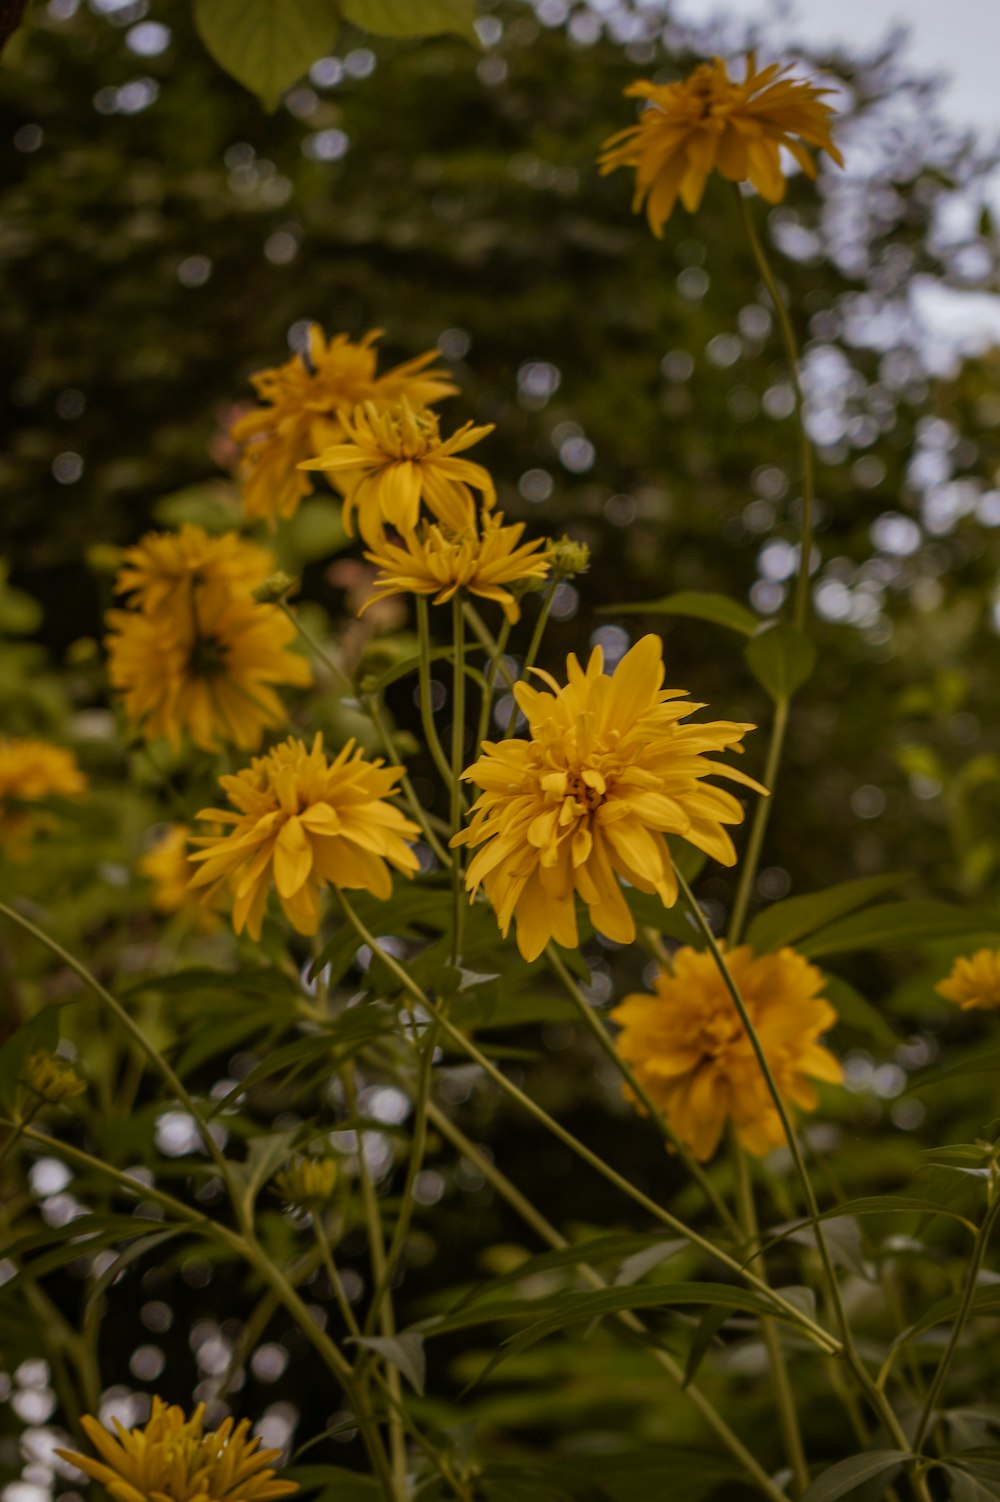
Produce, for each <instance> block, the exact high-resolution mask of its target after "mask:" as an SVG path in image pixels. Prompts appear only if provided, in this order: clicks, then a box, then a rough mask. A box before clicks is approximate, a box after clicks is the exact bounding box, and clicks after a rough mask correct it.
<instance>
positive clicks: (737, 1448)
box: [430, 1102, 787, 1502]
mask: <svg viewBox="0 0 1000 1502" xmlns="http://www.w3.org/2000/svg"><path fill="white" fill-rule="evenodd" d="M430 1117H431V1120H432V1121H433V1123H434V1125H435V1127H436V1128H437V1129H438V1131H440V1133H441V1135H442V1136H443V1137H445V1138H447V1140H448V1141H449V1142H450V1143H451V1144H452V1146H453V1147H454V1148H455V1150H456V1151H457V1152H459V1153H460V1154H461V1155H462V1157H463V1158H466V1159H468V1161H469V1162H470V1163H471V1164H472V1166H473V1167H474V1168H476V1169H477V1170H478V1171H479V1172H480V1173H481V1174H482V1175H483V1178H484V1179H486V1180H487V1182H488V1183H490V1184H492V1185H493V1187H494V1189H496V1191H497V1193H498V1194H499V1195H500V1196H501V1197H502V1198H503V1199H505V1200H506V1201H507V1203H508V1205H510V1207H511V1209H512V1210H513V1211H514V1212H515V1213H516V1214H517V1215H519V1216H520V1217H521V1219H522V1220H523V1221H524V1223H525V1225H528V1226H530V1227H531V1229H532V1230H533V1231H534V1232H535V1234H536V1235H537V1236H538V1237H539V1239H540V1240H541V1241H543V1242H545V1243H546V1244H547V1245H548V1246H550V1247H552V1248H553V1250H555V1251H564V1250H565V1249H566V1248H567V1247H568V1246H569V1245H570V1243H569V1242H568V1241H567V1240H566V1238H565V1236H563V1235H562V1234H561V1233H560V1232H559V1231H557V1230H556V1228H555V1226H554V1225H552V1223H551V1222H550V1221H548V1220H546V1218H545V1216H544V1215H542V1213H541V1211H539V1210H537V1209H536V1208H535V1206H534V1205H533V1204H532V1203H531V1201H530V1200H529V1199H527V1198H526V1197H525V1196H524V1195H523V1194H522V1193H521V1191H520V1189H518V1188H517V1186H516V1185H515V1184H513V1183H511V1181H510V1179H508V1177H507V1175H506V1174H505V1173H503V1172H502V1171H501V1170H500V1169H499V1168H497V1166H496V1164H495V1163H494V1162H493V1161H492V1159H490V1158H488V1157H487V1156H486V1154H485V1153H481V1152H480V1151H479V1149H478V1148H477V1147H476V1145H475V1143H474V1142H471V1141H470V1140H469V1138H468V1137H466V1135H465V1133H464V1132H463V1131H461V1129H460V1128H459V1127H457V1126H456V1125H455V1124H454V1122H453V1121H451V1120H450V1119H449V1117H447V1116H446V1115H445V1113H444V1112H443V1111H442V1110H440V1109H439V1108H438V1107H437V1106H436V1105H434V1104H433V1102H432V1103H431V1106H430ZM577 1265H578V1267H579V1270H580V1273H581V1275H582V1276H583V1277H584V1278H585V1279H586V1281H587V1282H588V1283H589V1284H590V1286H591V1288H594V1289H600V1288H607V1286H608V1284H607V1280H606V1279H604V1278H602V1277H601V1275H600V1273H598V1272H597V1271H596V1270H595V1269H594V1268H592V1267H591V1266H589V1264H588V1263H586V1262H584V1261H583V1260H582V1259H581V1261H580V1262H579V1263H578V1264H577ZM616 1319H617V1321H618V1323H619V1324H621V1325H623V1326H624V1327H625V1328H626V1329H628V1330H629V1331H631V1332H632V1333H633V1334H635V1335H639V1336H641V1337H642V1338H643V1339H644V1340H645V1341H647V1342H653V1343H651V1344H648V1345H647V1349H648V1351H649V1353H650V1355H651V1356H652V1358H653V1359H654V1361H656V1362H657V1364H658V1365H659V1366H660V1368H661V1369H662V1370H663V1371H664V1372H666V1374H667V1375H668V1376H669V1377H670V1379H671V1381H672V1382H673V1383H674V1385H675V1386H676V1387H677V1388H679V1389H680V1390H681V1391H682V1392H683V1393H684V1396H685V1397H686V1398H688V1399H689V1400H690V1402H691V1403H692V1404H693V1405H694V1407H695V1408H697V1410H698V1412H699V1413H700V1414H701V1416H702V1418H703V1419H704V1420H705V1422H706V1423H707V1424H708V1425H709V1427H710V1428H711V1429H712V1431H713V1432H714V1433H715V1434H716V1435H717V1436H718V1438H719V1439H720V1440H721V1441H722V1443H723V1444H724V1445H725V1447H726V1449H727V1450H728V1451H729V1453H730V1455H732V1457H733V1459H734V1460H736V1461H737V1462H738V1464H739V1465H741V1466H742V1467H743V1468H744V1470H745V1471H746V1472H747V1474H748V1476H750V1477H751V1478H752V1480H753V1481H754V1482H755V1483H756V1485H757V1486H758V1487H759V1488H760V1490H761V1491H762V1492H763V1494H764V1495H765V1496H766V1497H768V1498H770V1502H787V1498H786V1497H785V1494H784V1492H782V1491H781V1490H780V1488H779V1487H777V1486H776V1485H775V1484H774V1482H773V1481H772V1480H771V1478H770V1476H769V1475H768V1474H767V1472H766V1471H765V1470H764V1468H763V1466H761V1464H760V1463H759V1461H758V1460H756V1458H755V1457H754V1456H753V1455H752V1454H751V1453H750V1451H749V1450H748V1449H747V1448H746V1446H745V1445H744V1444H743V1442H742V1440H740V1438H739V1436H738V1435H736V1434H735V1433H734V1432H733V1430H732V1429H730V1427H729V1425H728V1424H727V1423H726V1421H725V1419H724V1418H723V1417H722V1415H721V1414H720V1413H719V1412H718V1411H717V1409H716V1408H715V1406H714V1404H713V1403H712V1402H711V1400H710V1399H709V1398H707V1397H706V1396H705V1394H704V1393H703V1392H702V1391H701V1389H700V1388H699V1387H698V1385H697V1384H696V1383H694V1382H690V1383H688V1384H687V1385H686V1386H685V1383H684V1371H683V1368H682V1367H681V1366H680V1365H679V1364H678V1363H677V1362H676V1361H675V1360H674V1359H673V1357H672V1356H671V1355H670V1353H669V1352H668V1351H666V1350H664V1349H663V1347H662V1346H660V1345H657V1344H655V1336H653V1335H652V1333H651V1332H650V1331H649V1330H648V1329H647V1327H646V1326H645V1325H644V1324H643V1323H642V1321H641V1320H640V1319H639V1317H638V1316H637V1315H636V1314H633V1313H632V1311H631V1310H627V1309H624V1310H619V1311H618V1313H617V1315H616Z"/></svg>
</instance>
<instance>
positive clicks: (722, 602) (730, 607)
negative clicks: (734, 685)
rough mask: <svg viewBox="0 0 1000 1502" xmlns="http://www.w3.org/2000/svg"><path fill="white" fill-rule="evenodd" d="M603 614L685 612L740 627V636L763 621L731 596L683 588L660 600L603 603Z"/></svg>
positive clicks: (725, 624)
mask: <svg viewBox="0 0 1000 1502" xmlns="http://www.w3.org/2000/svg"><path fill="white" fill-rule="evenodd" d="M600 613H601V614H602V615H684V616H689V617H690V618H691V619H692V620H696V621H710V622H711V623H712V625H713V626H725V627H727V628H728V629H729V630H730V631H738V632H739V634H740V635H741V636H753V634H754V632H755V631H756V630H757V629H758V627H759V626H760V621H759V620H758V618H757V616H755V615H754V613H753V611H752V610H748V609H747V607H746V606H745V605H741V604H740V603H739V601H738V600H731V599H730V598H729V596H728V595H713V594H708V593H704V592H702V591H701V590H697V589H682V590H679V591H678V592H677V594H672V595H664V596H663V598H662V599H661V600H641V601H640V602H639V603H638V604H635V603H634V602H631V601H625V602H623V603H622V604H620V605H604V606H602V607H601V612H600Z"/></svg>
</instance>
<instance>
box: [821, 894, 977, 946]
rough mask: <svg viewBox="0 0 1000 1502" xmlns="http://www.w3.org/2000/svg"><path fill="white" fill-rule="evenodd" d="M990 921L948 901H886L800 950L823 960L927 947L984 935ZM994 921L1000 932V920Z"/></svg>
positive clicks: (831, 928)
mask: <svg viewBox="0 0 1000 1502" xmlns="http://www.w3.org/2000/svg"><path fill="white" fill-rule="evenodd" d="M990 921H991V920H990V919H989V918H987V917H984V915H983V914H982V913H974V912H968V911H966V910H965V909H964V908H960V907H951V906H949V904H948V903H946V902H931V901H916V902H885V903H882V904H881V905H880V906H878V907H874V908H869V909H867V910H866V911H865V912H863V913H855V914H853V916H851V917H849V918H844V919H842V920H841V921H840V922H839V923H831V924H830V925H829V926H828V927H826V928H821V929H819V930H818V931H817V932H815V933H813V934H810V935H809V936H808V937H807V938H806V939H805V941H804V942H803V943H801V944H799V946H798V948H799V950H800V952H801V953H802V954H804V955H805V956H806V958H807V959H819V958H820V957H821V956H823V955H827V954H849V953H850V952H851V950H854V949H882V948H888V947H889V946H890V945H895V944H914V945H915V944H926V943H929V942H930V941H931V940H932V939H941V938H950V937H951V936H952V935H961V934H981V933H983V931H984V930H985V929H987V928H988V927H989V925H990ZM992 922H993V924H994V926H995V927H996V929H997V932H998V933H1000V925H997V924H996V919H995V918H994V919H993V920H992Z"/></svg>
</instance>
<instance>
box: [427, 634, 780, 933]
mask: <svg viewBox="0 0 1000 1502" xmlns="http://www.w3.org/2000/svg"><path fill="white" fill-rule="evenodd" d="M661 653H662V648H661V643H660V638H659V637H658V636H644V637H643V638H642V640H641V641H639V642H637V643H636V645H635V646H634V647H633V648H632V649H631V651H630V652H628V653H627V654H626V655H625V656H624V657H623V658H622V660H621V662H620V663H619V664H618V667H617V668H616V670H615V672H614V674H613V675H612V676H610V677H609V676H607V675H605V674H604V672H603V667H604V657H603V653H602V652H601V649H600V647H595V648H594V651H593V652H592V654H591V657H590V661H589V663H588V664H587V667H586V670H584V669H583V668H581V666H580V664H579V662H578V661H577V660H576V658H575V657H572V656H571V657H570V658H569V659H568V662H567V669H568V675H569V683H568V684H567V685H566V686H565V687H564V688H560V687H559V685H558V684H557V683H556V682H555V680H554V679H552V678H550V677H549V675H548V674H547V673H539V674H538V676H539V677H541V678H542V679H543V680H544V681H545V682H546V683H547V684H549V685H550V687H551V692H543V691H542V690H540V689H534V688H529V687H528V686H527V685H526V684H523V683H519V684H518V685H517V686H516V688H515V690H514V694H515V697H516V699H517V702H518V704H519V705H520V707H521V709H522V710H523V712H524V714H525V716H526V718H527V721H528V733H529V739H528V740H509V741H501V742H489V741H487V742H484V745H483V751H484V755H483V756H482V757H481V758H480V760H479V761H477V762H476V764H475V765H474V766H472V767H469V768H468V769H467V771H465V772H464V773H463V776H464V777H465V778H466V779H468V780H469V781H471V782H474V783H475V784H476V785H477V786H478V787H480V788H482V790H483V792H482V796H481V797H480V798H479V799H478V800H477V802H476V803H475V804H474V805H473V808H472V819H471V823H470V824H469V827H468V828H467V829H465V830H463V831H461V832H460V833H459V834H458V835H456V836H455V837H454V839H453V840H452V844H453V845H459V844H466V843H467V844H469V845H472V846H477V845H480V846H482V847H483V848H482V849H481V850H479V851H478V852H477V854H476V855H475V856H474V857H473V859H472V861H471V862H470V864H469V869H468V873H467V877H466V885H467V886H468V889H469V891H470V892H472V893H473V895H474V894H475V892H476V890H477V889H478V887H479V885H480V883H482V885H483V887H484V888H485V891H486V895H487V897H488V898H489V900H490V902H491V903H492V904H493V907H494V908H495V909H496V912H497V918H498V920H499V924H500V928H501V930H502V932H503V933H504V934H505V935H506V933H507V931H508V929H509V927H510V922H511V919H512V918H513V917H514V915H515V913H516V916H517V943H518V948H519V949H520V951H521V953H522V955H523V956H524V957H525V959H527V960H533V959H535V958H536V957H537V956H538V955H539V954H540V953H541V952H542V950H543V949H544V948H545V945H546V944H547V943H548V942H549V940H550V939H555V940H557V942H558V943H560V944H564V945H567V946H569V947H573V946H575V945H576V944H577V943H578V942H579V940H578V937H577V925H576V906H575V896H576V895H577V894H578V895H579V896H580V897H581V898H582V899H583V901H584V902H585V903H586V905H587V907H588V909H589V911H590V918H591V922H592V923H593V925H594V927H595V928H596V929H598V930H599V931H600V932H601V933H603V934H605V935H606V936H607V937H608V938H609V939H614V940H616V941H618V942H619V943H629V942H630V941H631V940H632V939H633V938H634V937H635V924H634V922H633V920H632V915H631V913H630V912H629V909H628V904H627V903H626V901H625V898H624V896H623V895H622V891H621V888H620V886H619V884H618V878H622V879H624V880H625V881H627V882H629V883H631V885H632V886H634V887H638V889H639V890H640V891H641V892H655V893H657V895H658V896H659V898H660V901H661V902H662V903H663V905H664V907H670V906H671V905H672V904H673V903H674V902H676V900H677V879H676V876H675V874H674V869H673V865H672V862H671V858H670V851H669V849H668V847H667V842H666V840H665V839H664V835H665V834H673V835H681V836H682V837H683V838H684V839H686V840H689V841H690V842H691V844H692V845H697V847H698V848H699V850H704V851H705V852H706V853H707V854H708V855H711V856H712V857H713V858H714V859H715V860H718V861H721V862H722V863H723V865H727V866H728V865H732V864H733V862H734V861H735V859H736V853H735V851H734V849H733V845H732V841H731V840H730V838H729V835H728V834H727V832H726V831H725V830H724V829H723V827H722V826H723V825H724V824H738V823H739V822H740V821H741V819H742V818H743V809H742V807H741V805H740V804H739V803H738V802H737V800H736V799H735V798H734V797H733V795H732V794H731V793H728V792H724V791H723V790H722V789H721V788H716V787H711V786H709V785H708V784H706V783H705V782H704V780H703V779H704V778H706V777H711V776H721V777H729V778H731V779H733V780H734V781H737V782H742V783H743V784H744V785H745V786H746V787H750V788H753V789H754V790H755V791H757V792H763V791H764V789H763V788H761V787H760V786H759V784H757V783H756V782H754V781H753V780H752V779H751V778H750V777H747V776H746V774H745V773H743V772H740V771H737V770H736V769H735V768H734V767H729V766H727V765H725V764H724V763H723V762H717V761H713V760H711V759H710V756H709V755H708V754H707V753H710V752H714V751H722V750H725V749H726V748H727V747H729V746H736V747H739V745H740V742H741V740H742V738H743V735H744V732H745V731H747V730H752V729H753V728H754V727H753V726H752V725H739V724H733V723H730V722H729V721H713V722H711V723H709V724H702V725H699V724H694V725H682V724H681V723H680V722H681V721H682V720H683V719H685V718H686V717H687V716H688V715H689V714H691V713H692V712H693V711H694V710H696V709H700V708H702V706H701V705H699V704H692V703H691V701H690V700H688V699H686V698H684V691H683V690H682V689H663V688H661V685H662V683H663V660H662V655H661ZM678 701H679V702H678Z"/></svg>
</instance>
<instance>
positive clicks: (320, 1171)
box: [274, 1158, 337, 1210]
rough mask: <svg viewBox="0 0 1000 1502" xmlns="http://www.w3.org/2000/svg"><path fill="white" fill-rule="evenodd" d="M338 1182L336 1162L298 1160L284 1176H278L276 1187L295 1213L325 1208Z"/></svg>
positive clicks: (276, 1177) (330, 1160)
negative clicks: (317, 1207) (319, 1206)
mask: <svg viewBox="0 0 1000 1502" xmlns="http://www.w3.org/2000/svg"><path fill="white" fill-rule="evenodd" d="M336 1182H337V1160H336V1159H335V1158H296V1160H295V1161H294V1162H293V1163H290V1164H289V1165H288V1167H287V1168H285V1169H283V1170H282V1171H281V1173H279V1174H275V1178H274V1187H275V1188H276V1189H277V1191H278V1193H279V1194H280V1195H281V1198H282V1199H283V1200H284V1201H285V1204H286V1205H289V1206H290V1207H291V1208H292V1209H295V1210H308V1209H310V1208H311V1207H312V1206H315V1205H324V1204H326V1202H327V1200H328V1199H329V1198H330V1196H331V1195H332V1193H333V1189H334V1185H335V1184H336Z"/></svg>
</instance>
